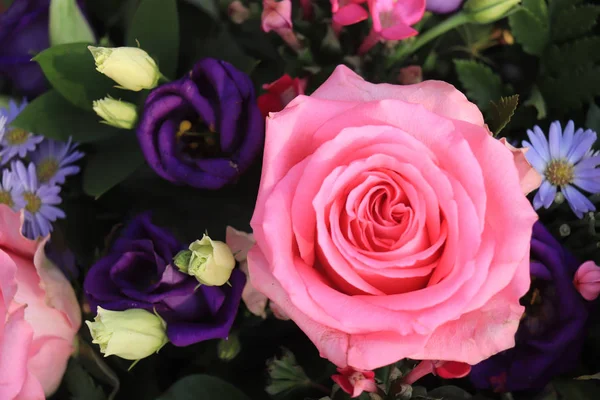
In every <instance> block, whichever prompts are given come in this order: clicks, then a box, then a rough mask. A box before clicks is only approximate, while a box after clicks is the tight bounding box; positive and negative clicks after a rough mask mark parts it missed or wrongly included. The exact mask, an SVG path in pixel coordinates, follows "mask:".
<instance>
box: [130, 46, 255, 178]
mask: <svg viewBox="0 0 600 400" xmlns="http://www.w3.org/2000/svg"><path fill="white" fill-rule="evenodd" d="M264 135H265V132H264V121H263V117H262V115H261V113H260V110H259V109H258V106H257V104H256V98H255V95H254V88H253V85H252V81H251V80H250V78H249V77H248V75H246V74H245V73H243V72H241V71H238V70H237V69H236V68H234V67H233V66H232V65H231V64H229V63H227V62H225V61H220V60H215V59H212V58H205V59H203V60H201V61H199V62H198V63H197V64H196V65H195V66H194V68H193V69H192V71H190V72H189V73H187V74H186V75H185V76H184V77H183V78H181V79H179V80H177V81H175V82H171V83H167V84H165V85H162V86H160V87H158V88H156V89H154V90H153V91H152V93H150V95H149V96H148V98H147V100H146V104H145V107H144V114H143V116H142V119H141V121H140V124H139V126H138V129H137V136H138V139H139V142H140V146H141V148H142V152H143V153H144V156H145V157H146V160H147V161H148V163H149V164H150V166H151V167H152V168H153V169H154V171H156V173H157V174H158V175H160V176H161V177H163V178H164V179H167V180H169V181H171V182H173V183H176V184H181V185H190V186H193V187H196V188H203V189H219V188H221V187H223V186H225V185H227V184H229V183H233V182H234V181H235V180H237V178H238V177H239V176H240V174H242V173H243V172H244V171H245V170H246V169H247V168H248V167H249V166H250V165H251V163H252V162H253V161H254V160H255V159H256V157H257V156H258V155H259V153H260V152H261V150H262V148H263V143H264Z"/></svg>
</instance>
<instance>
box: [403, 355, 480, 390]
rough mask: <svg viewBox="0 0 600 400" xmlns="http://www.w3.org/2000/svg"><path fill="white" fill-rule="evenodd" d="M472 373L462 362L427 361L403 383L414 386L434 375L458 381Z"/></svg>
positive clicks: (407, 376)
mask: <svg viewBox="0 0 600 400" xmlns="http://www.w3.org/2000/svg"><path fill="white" fill-rule="evenodd" d="M470 372H471V366H470V365H469V364H465V363H462V362H456V361H438V360H433V361H432V360H425V361H421V362H420V363H419V364H418V365H417V366H416V367H415V368H414V369H413V370H412V371H410V372H409V373H408V375H406V376H405V377H404V378H403V379H402V383H406V384H408V385H412V384H413V383H415V382H416V381H418V380H419V379H421V378H422V377H424V376H426V375H429V374H433V375H435V376H439V377H440V378H443V379H458V378H464V377H465V376H467V375H469V373H470Z"/></svg>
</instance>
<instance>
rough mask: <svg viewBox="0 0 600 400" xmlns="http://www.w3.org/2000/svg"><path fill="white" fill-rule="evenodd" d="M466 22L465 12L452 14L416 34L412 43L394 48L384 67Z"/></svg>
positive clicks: (467, 21) (390, 65) (400, 59)
mask: <svg viewBox="0 0 600 400" xmlns="http://www.w3.org/2000/svg"><path fill="white" fill-rule="evenodd" d="M467 23H469V18H468V16H467V14H465V13H464V12H459V13H456V14H454V15H453V16H451V17H450V18H448V19H446V20H445V21H444V22H442V23H440V24H437V25H435V26H434V27H432V28H431V29H429V30H427V31H426V32H424V33H422V34H420V35H419V36H417V38H416V40H415V41H414V42H412V44H410V45H408V46H402V47H400V48H398V50H396V52H395V53H394V54H393V55H392V56H391V57H390V58H388V60H387V62H386V67H388V68H390V67H392V66H393V65H394V64H396V63H397V62H400V61H402V60H403V59H404V58H406V57H408V56H409V55H411V54H413V53H414V52H415V51H417V50H419V49H420V48H421V47H423V46H425V45H426V44H427V43H429V42H431V41H432V40H433V39H435V38H437V37H438V36H440V35H443V34H444V33H446V32H448V31H450V30H452V29H454V28H457V27H459V26H461V25H464V24H467Z"/></svg>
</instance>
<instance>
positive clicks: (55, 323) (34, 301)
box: [0, 205, 81, 400]
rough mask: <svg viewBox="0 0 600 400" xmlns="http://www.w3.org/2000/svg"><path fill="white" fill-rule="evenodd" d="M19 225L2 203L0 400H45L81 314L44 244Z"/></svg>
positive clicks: (63, 364)
mask: <svg viewBox="0 0 600 400" xmlns="http://www.w3.org/2000/svg"><path fill="white" fill-rule="evenodd" d="M20 226H21V218H20V214H18V213H15V212H14V211H12V210H11V209H10V208H9V207H8V206H6V205H0V399H2V400H17V399H18V400H38V399H40V400H43V399H45V396H47V395H50V394H52V393H53V392H54V391H55V390H56V389H57V388H58V385H59V384H60V381H61V379H62V376H63V374H64V372H65V368H66V366H67V361H68V359H69V356H70V355H71V353H72V352H73V341H74V338H75V335H76V333H77V330H78V329H79V326H80V325H81V314H80V310H79V305H78V304H77V299H76V298H75V293H74V292H73V288H72V287H71V285H70V284H69V282H68V281H67V279H66V278H65V277H64V276H63V275H62V272H60V270H59V269H58V268H57V267H56V266H55V265H54V264H52V263H51V262H50V260H48V259H47V258H46V256H45V254H44V241H32V240H29V239H26V238H24V237H23V236H21V233H20V232H21V229H20Z"/></svg>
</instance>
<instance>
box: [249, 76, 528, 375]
mask: <svg viewBox="0 0 600 400" xmlns="http://www.w3.org/2000/svg"><path fill="white" fill-rule="evenodd" d="M522 176H527V174H524V175H523V174H521V173H520V171H519V169H518V168H517V166H516V165H515V161H514V157H513V154H512V153H511V151H510V150H508V149H507V148H506V147H505V146H504V145H503V144H502V143H500V142H499V141H498V140H496V139H494V138H493V137H492V136H491V135H490V134H489V131H488V130H487V128H486V127H485V125H484V121H483V116H482V115H481V112H480V111H479V110H478V109H477V107H476V106H475V105H474V104H472V103H470V102H469V101H468V100H467V98H466V97H465V96H464V95H463V94H462V93H460V92H459V91H458V90H456V89H455V88H454V87H453V86H452V85H449V84H447V83H445V82H440V81H425V82H422V83H420V84H416V85H408V86H400V85H389V84H380V85H374V84H371V83H369V82H366V81H364V80H363V79H362V78H361V77H360V76H358V75H356V74H355V73H354V72H352V71H350V70H349V69H348V68H346V67H344V66H339V67H338V68H337V69H336V70H335V72H334V73H333V75H332V76H331V77H330V78H329V79H328V80H327V81H326V82H325V83H324V84H323V85H322V86H321V87H320V88H319V89H317V90H316V91H315V92H314V94H313V95H312V96H310V97H307V96H298V97H297V98H296V99H294V101H292V102H291V103H290V104H288V105H287V107H286V108H285V109H284V110H283V111H281V112H279V113H275V114H271V115H270V116H269V118H267V129H266V143H265V153H264V159H263V171H262V178H261V184H260V189H259V193H258V199H257V203H256V208H255V211H254V216H253V218H252V222H251V226H252V228H253V230H254V237H255V239H256V246H255V247H253V248H252V250H250V252H249V253H248V262H249V265H248V267H249V270H250V280H251V283H252V285H253V286H254V287H256V289H258V290H259V291H261V292H262V293H264V294H265V295H267V296H268V297H269V298H270V299H271V300H272V301H273V302H274V303H276V304H277V305H278V306H280V307H281V308H282V309H283V310H284V311H285V312H286V314H287V315H288V316H289V317H290V318H291V319H292V320H294V321H295V322H296V324H298V326H299V327H300V328H301V329H302V330H303V331H304V332H305V333H306V334H307V336H308V337H309V338H310V339H311V340H312V341H313V343H314V344H315V345H316V346H317V348H318V349H319V350H320V353H321V355H322V356H323V357H325V358H328V359H329V360H331V361H332V362H333V363H334V364H336V365H337V366H338V367H341V368H344V367H346V366H351V367H353V368H355V369H360V370H373V369H375V368H378V367H381V366H384V365H388V364H390V363H393V362H395V361H397V360H399V359H402V358H405V357H408V358H412V359H417V360H440V359H446V360H454V361H457V362H464V363H467V364H470V365H473V364H476V363H478V362H479V361H481V360H483V359H486V358H488V357H490V356H491V355H493V354H495V353H498V352H500V351H503V350H505V349H508V348H510V347H512V346H514V334H515V331H516V329H517V327H518V325H519V319H520V317H521V315H522V314H523V307H522V306H521V305H520V304H519V299H520V297H521V296H523V295H524V294H525V293H526V292H527V290H528V289H529V283H530V280H529V247H530V239H531V232H532V226H533V223H534V222H535V220H536V219H537V215H536V213H535V212H534V210H533V208H532V207H531V204H530V203H529V201H528V200H527V198H526V197H525V195H524V193H523V191H522V188H521V177H522Z"/></svg>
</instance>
